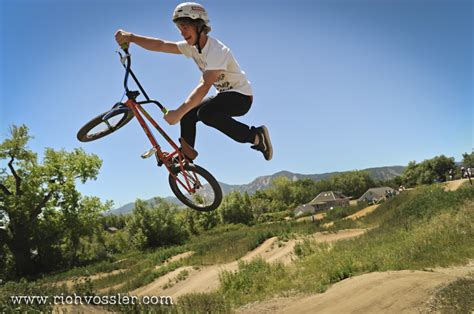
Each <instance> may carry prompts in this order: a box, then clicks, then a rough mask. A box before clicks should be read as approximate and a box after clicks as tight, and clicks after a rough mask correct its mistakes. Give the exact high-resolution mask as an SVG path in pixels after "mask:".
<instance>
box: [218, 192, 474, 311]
mask: <svg viewBox="0 0 474 314" xmlns="http://www.w3.org/2000/svg"><path fill="white" fill-rule="evenodd" d="M473 199H474V189H469V188H463V189H460V190H458V191H456V192H444V191H443V190H441V189H439V188H436V187H426V188H421V189H419V190H416V191H411V192H410V193H407V194H405V195H404V196H402V197H401V198H399V199H397V198H394V199H392V200H390V201H388V202H386V203H384V204H382V205H380V207H379V209H378V210H377V211H375V212H374V213H372V214H369V215H368V216H367V217H366V218H365V223H366V226H371V225H372V226H373V225H380V227H379V228H376V229H373V230H371V231H369V232H368V233H366V234H365V235H363V236H361V237H358V238H355V239H352V240H345V241H339V242H337V243H335V244H334V245H333V246H332V247H331V249H329V247H328V245H326V244H317V243H314V242H309V241H307V242H303V243H302V244H300V245H299V246H296V248H295V253H296V254H297V255H298V256H300V259H299V260H298V261H297V262H296V263H295V265H293V266H290V267H284V266H282V265H278V264H276V265H274V264H267V263H265V262H264V261H261V260H260V261H259V260H257V261H252V262H250V263H242V264H240V267H239V271H238V272H234V273H224V274H223V275H222V277H221V284H222V289H221V293H222V294H223V295H224V296H225V297H226V298H227V299H228V300H230V302H231V304H233V305H234V306H238V305H242V304H245V303H248V302H253V301H257V300H263V299H267V298H270V297H272V296H276V295H280V294H284V293H288V292H303V293H316V292H322V291H324V290H325V289H327V287H328V286H329V285H330V284H332V283H335V282H338V281H340V280H343V279H345V278H348V277H351V276H354V275H357V274H362V273H366V272H372V271H386V270H401V269H423V268H427V267H436V266H449V265H457V264H465V263H467V261H468V260H469V259H470V258H473V257H474V246H473V245H472V239H473V238H474V203H473V202H472V200H473ZM361 223H362V222H361Z"/></svg>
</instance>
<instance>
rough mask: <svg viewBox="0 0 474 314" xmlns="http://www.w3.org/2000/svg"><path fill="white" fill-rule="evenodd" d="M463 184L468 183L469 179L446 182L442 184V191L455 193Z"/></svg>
mask: <svg viewBox="0 0 474 314" xmlns="http://www.w3.org/2000/svg"><path fill="white" fill-rule="evenodd" d="M465 182H469V179H460V180H454V181H448V182H446V183H444V190H445V191H456V190H457V189H459V188H460V187H461V186H462V185H463V184H464V183H465Z"/></svg>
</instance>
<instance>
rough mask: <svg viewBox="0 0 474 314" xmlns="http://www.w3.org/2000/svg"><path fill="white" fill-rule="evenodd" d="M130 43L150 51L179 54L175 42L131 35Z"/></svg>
mask: <svg viewBox="0 0 474 314" xmlns="http://www.w3.org/2000/svg"><path fill="white" fill-rule="evenodd" d="M130 42H132V43H135V44H137V45H139V46H140V47H142V48H145V49H147V50H151V51H159V52H167V53H176V54H181V51H180V50H179V49H178V45H177V44H176V43H175V42H171V41H165V40H161V39H159V38H153V37H145V36H140V35H135V34H131V38H130Z"/></svg>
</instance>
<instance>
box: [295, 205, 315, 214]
mask: <svg viewBox="0 0 474 314" xmlns="http://www.w3.org/2000/svg"><path fill="white" fill-rule="evenodd" d="M299 211H301V212H302V213H310V212H314V207H313V206H311V205H310V204H304V205H300V206H298V207H296V209H295V212H299Z"/></svg>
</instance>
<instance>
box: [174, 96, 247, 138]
mask: <svg viewBox="0 0 474 314" xmlns="http://www.w3.org/2000/svg"><path fill="white" fill-rule="evenodd" d="M251 105H252V96H247V95H243V94H241V93H237V92H224V93H219V94H217V95H216V96H212V97H209V98H206V99H205V100H203V102H202V103H201V104H199V106H198V107H196V108H194V109H192V110H191V111H189V112H188V113H187V114H186V115H185V116H184V117H183V118H182V119H181V137H182V138H184V140H185V141H186V142H187V143H188V144H189V145H191V146H192V147H194V144H195V141H196V123H197V122H198V121H202V122H203V123H204V124H206V125H209V126H212V127H213V128H216V129H218V130H219V131H221V132H222V133H224V134H225V135H227V136H229V137H230V138H232V139H233V140H235V141H237V142H240V143H253V142H254V138H255V128H254V127H249V126H248V125H246V124H243V123H241V122H239V121H236V120H235V119H233V118H232V117H239V116H243V115H244V114H246V113H247V112H248V111H249V109H250V106H251Z"/></svg>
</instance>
